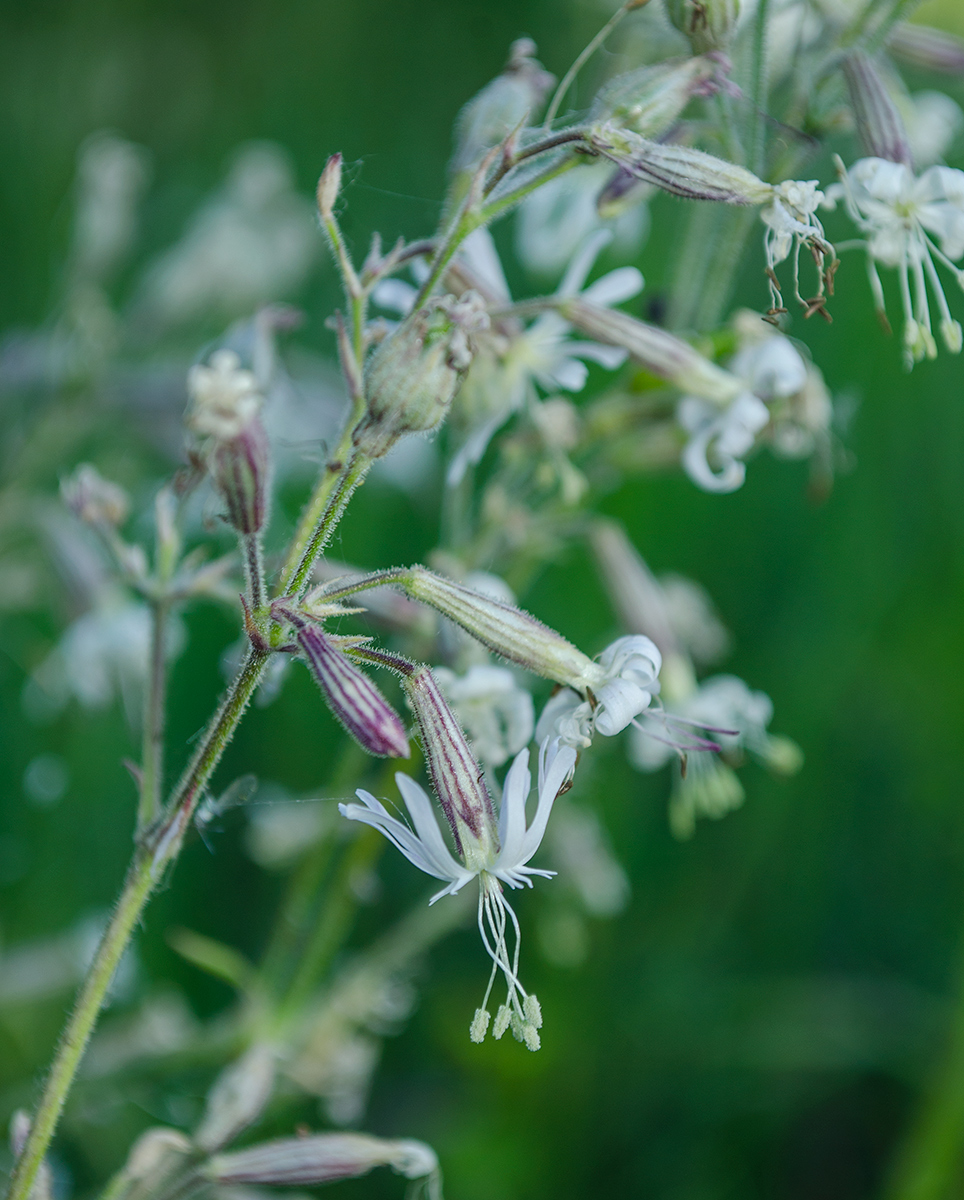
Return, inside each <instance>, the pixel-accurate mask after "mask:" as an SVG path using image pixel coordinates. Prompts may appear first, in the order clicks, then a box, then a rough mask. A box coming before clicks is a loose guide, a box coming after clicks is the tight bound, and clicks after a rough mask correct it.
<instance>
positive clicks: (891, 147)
mask: <svg viewBox="0 0 964 1200" xmlns="http://www.w3.org/2000/svg"><path fill="white" fill-rule="evenodd" d="M843 73H844V78H845V79H846V80H847V89H848V91H849V92H850V105H851V107H852V108H853V111H854V120H855V121H856V124H857V133H858V134H859V135H860V140H861V142H862V143H863V147H864V149H865V150H866V151H867V154H868V155H869V156H870V157H871V158H885V159H887V160H888V162H895V163H903V164H904V165H905V166H908V167H909V166H911V153H910V143H909V142H908V140H907V130H906V129H905V128H904V122H903V120H902V118H901V115H900V113H899V112H898V110H897V105H896V104H895V103H894V101H893V98H892V97H891V94H890V92H889V91H888V90H887V85H886V84H885V82H884V80H883V78H882V77H881V74H880V72H879V71H878V70H877V67H876V66H875V65H874V62H873V59H871V58H869V57H868V56H867V55H866V54H862V53H860V52H859V51H858V52H857V53H854V54H848V55H847V57H846V58H845V59H844V61H843Z"/></svg>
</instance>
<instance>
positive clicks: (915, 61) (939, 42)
mask: <svg viewBox="0 0 964 1200" xmlns="http://www.w3.org/2000/svg"><path fill="white" fill-rule="evenodd" d="M887 49H888V50H890V51H891V53H892V54H894V55H895V56H896V57H897V58H900V59H903V61H904V62H906V63H911V64H912V65H913V66H915V67H923V68H924V69H925V70H926V71H940V72H942V73H943V74H946V75H964V38H959V37H955V36H954V35H953V34H952V33H945V32H944V30H943V29H931V27H930V26H929V25H918V24H917V22H916V21H914V22H911V21H899V22H898V23H897V24H896V25H895V26H894V28H893V29H892V30H891V32H890V36H889V37H888V39H887Z"/></svg>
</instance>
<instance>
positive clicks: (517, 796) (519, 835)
mask: <svg viewBox="0 0 964 1200" xmlns="http://www.w3.org/2000/svg"><path fill="white" fill-rule="evenodd" d="M531 786H532V776H531V775H530V774H529V751H528V750H520V751H519V753H518V754H517V755H516V756H515V761H514V762H513V763H512V766H511V767H510V768H509V770H508V773H507V774H506V777H505V784H504V785H503V788H502V807H501V809H500V810H499V842H500V844H501V850H500V852H499V856H498V859H497V860H496V862H499V861H505V862H515V861H516V860H517V858H518V855H519V851H520V850H521V849H522V841H523V838H524V837H525V832H526V800H527V799H528V798H529V788H530V787H531Z"/></svg>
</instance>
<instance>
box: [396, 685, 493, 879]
mask: <svg viewBox="0 0 964 1200" xmlns="http://www.w3.org/2000/svg"><path fill="white" fill-rule="evenodd" d="M402 686H403V687H404V689H405V695H406V697H407V698H408V702H409V705H410V706H411V708H412V711H413V712H414V713H415V719H416V720H417V721H418V728H419V732H420V733H421V737H422V750H423V752H424V754H425V761H426V764H427V766H428V773H429V775H430V776H431V778H432V786H433V788H434V789H435V795H436V796H437V797H438V802H439V804H440V805H441V806H442V811H443V812H444V813H445V817H446V820H447V821H448V823H449V826H450V827H451V830H452V836H453V838H454V839H455V848H456V849H457V850H458V852H459V854H460V855H461V856H462V859H463V861H464V862H465V865H466V866H467V867H468V868H469V870H476V869H478V868H479V866H480V864H483V863H486V862H491V861H492V860H493V859H494V857H495V856H496V854H497V853H498V849H499V834H498V828H497V825H496V819H495V809H494V808H493V806H492V798H491V796H490V795H489V792H488V789H487V788H486V786H485V781H484V777H483V772H482V768H481V767H480V766H479V764H478V762H477V760H476V758H475V755H474V754H473V753H472V750H471V748H470V746H469V743H468V740H467V739H466V736H465V734H464V733H463V732H462V726H461V725H460V724H459V723H458V721H457V719H456V717H455V714H454V713H453V712H452V710H451V708H449V704H448V701H447V700H446V699H445V697H444V696H443V695H442V692H441V690H440V688H439V685H438V681H437V680H436V678H435V676H434V675H433V674H432V671H431V668H430V667H420V668H419V669H418V670H416V671H414V672H413V673H412V674H411V675H408V676H406V677H405V678H404V679H403V680H402Z"/></svg>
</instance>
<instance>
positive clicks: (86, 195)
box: [73, 132, 149, 281]
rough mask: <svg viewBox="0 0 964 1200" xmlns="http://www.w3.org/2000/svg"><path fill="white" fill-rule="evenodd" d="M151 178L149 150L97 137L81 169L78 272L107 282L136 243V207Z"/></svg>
mask: <svg viewBox="0 0 964 1200" xmlns="http://www.w3.org/2000/svg"><path fill="white" fill-rule="evenodd" d="M148 175H149V170H148V161H147V151H146V150H144V149H143V148H142V147H140V146H135V145H134V144H133V143H131V142H127V141H124V139H123V138H119V137H115V136H114V135H113V134H110V133H105V132H101V133H95V134H93V136H92V137H90V138H88V139H87V141H86V142H84V144H83V146H82V147H81V151H80V155H79V161H78V164H77V189H78V196H77V212H76V215H75V217H74V246H73V260H74V261H73V266H74V269H75V270H76V271H77V272H78V273H79V274H80V275H81V276H83V277H84V278H85V279H92V280H98V281H101V280H104V279H105V278H106V277H107V276H109V275H110V273H111V272H112V270H113V269H114V268H115V267H116V266H118V265H119V264H120V263H121V262H122V261H123V259H124V258H125V256H126V254H127V252H128V250H129V249H130V247H131V243H132V242H133V240H134V233H135V224H136V211H137V203H138V201H139V199H140V197H141V194H142V192H143V190H144V186H145V184H146V183H147V180H148Z"/></svg>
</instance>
